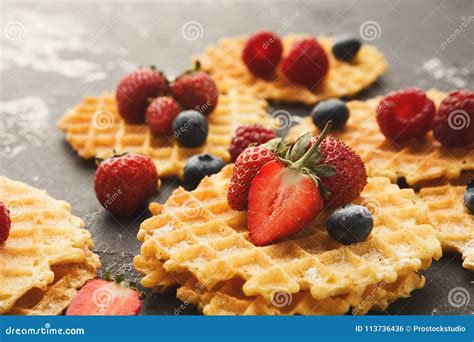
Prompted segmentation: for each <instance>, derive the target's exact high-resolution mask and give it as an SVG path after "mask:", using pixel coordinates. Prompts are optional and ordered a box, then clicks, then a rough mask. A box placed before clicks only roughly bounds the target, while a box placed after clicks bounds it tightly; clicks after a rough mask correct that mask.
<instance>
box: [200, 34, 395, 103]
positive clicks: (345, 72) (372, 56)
mask: <svg viewBox="0 0 474 342" xmlns="http://www.w3.org/2000/svg"><path fill="white" fill-rule="evenodd" d="M302 37H304V36H303V35H295V34H288V35H286V36H285V37H283V38H282V41H283V48H284V54H285V53H288V51H289V50H290V49H291V47H292V45H293V43H295V42H296V41H297V40H299V39H301V38H302ZM246 40H247V37H231V38H222V39H220V40H219V42H218V44H217V45H216V46H209V47H208V48H207V49H206V51H205V52H204V53H203V54H202V55H200V56H197V57H196V59H198V60H199V61H200V62H201V66H202V68H203V69H204V70H205V71H207V72H208V73H210V75H211V76H212V78H213V79H214V81H215V82H216V83H217V85H218V87H219V89H220V90H221V91H222V92H224V93H226V92H230V91H231V90H232V89H238V90H241V91H247V92H250V93H251V94H254V95H256V96H258V97H259V98H262V99H268V100H272V101H275V102H301V103H305V104H308V105H311V104H314V103H316V102H318V101H321V100H323V99H326V98H331V97H343V96H352V95H355V94H357V93H359V92H360V91H361V90H363V89H365V88H367V87H368V86H370V85H371V84H372V83H374V82H375V81H376V80H377V79H378V78H379V77H380V76H381V75H383V74H384V73H385V71H386V69H387V66H388V65H387V62H386V61H385V59H384V56H383V54H382V53H381V52H380V51H379V50H378V49H377V48H375V47H374V46H370V45H367V44H364V45H362V47H361V49H360V50H359V52H358V54H357V57H356V59H355V61H353V62H350V63H348V62H341V61H339V60H337V59H335V58H334V56H333V55H332V53H331V46H332V39H330V38H328V37H319V38H318V40H319V42H320V43H321V45H322V46H323V48H324V49H325V50H326V52H327V55H328V58H329V72H328V75H327V77H326V79H325V80H324V82H322V84H321V85H320V86H318V88H316V89H314V91H310V90H309V89H308V88H305V87H302V86H297V85H293V84H291V83H290V82H289V81H288V80H287V79H286V78H285V77H284V76H283V74H282V73H281V72H279V71H277V74H276V76H275V80H272V81H266V80H264V79H261V78H258V77H255V76H253V75H252V74H251V73H250V72H249V71H248V70H247V67H246V66H245V65H244V63H243V62H242V58H241V55H242V50H243V47H244V45H245V42H246Z"/></svg>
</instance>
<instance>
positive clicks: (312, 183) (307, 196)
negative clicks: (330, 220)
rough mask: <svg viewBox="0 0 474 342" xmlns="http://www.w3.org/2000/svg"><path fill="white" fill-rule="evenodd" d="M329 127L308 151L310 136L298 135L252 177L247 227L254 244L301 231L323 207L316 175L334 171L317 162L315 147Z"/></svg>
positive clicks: (319, 156)
mask: <svg viewBox="0 0 474 342" xmlns="http://www.w3.org/2000/svg"><path fill="white" fill-rule="evenodd" d="M329 129H330V123H329V124H328V125H326V127H325V128H324V130H323V132H322V133H321V135H320V136H319V138H318V139H317V141H316V142H315V143H314V145H312V146H311V147H310V148H309V149H308V150H306V149H307V146H308V143H309V142H310V135H309V134H306V135H304V136H302V137H301V138H300V139H298V141H297V142H296V143H295V144H294V145H292V146H290V147H289V148H288V149H286V150H285V151H283V153H284V156H282V153H279V154H278V155H279V157H280V158H279V160H275V161H270V162H268V163H266V164H265V165H263V166H262V168H261V169H260V170H259V171H258V173H257V174H256V175H255V177H254V178H253V180H252V183H251V185H250V190H249V195H248V229H249V233H250V240H251V241H252V242H253V243H254V244H255V245H257V246H264V245H267V244H269V243H271V242H274V241H277V240H280V239H283V238H286V237H288V236H290V235H293V234H295V233H298V232H300V231H302V230H303V229H304V228H305V227H306V226H308V225H309V224H310V223H311V221H313V219H314V218H315V217H316V216H317V215H318V214H319V213H320V212H321V210H322V209H323V207H324V198H325V197H327V195H328V194H327V193H326V190H325V189H324V187H323V185H322V183H321V181H320V178H319V177H327V176H332V175H334V174H335V168H334V167H332V166H330V165H324V164H319V165H317V164H318V162H319V161H320V160H321V158H322V155H321V152H320V147H319V146H320V144H321V142H322V141H323V139H324V137H325V136H326V134H327V132H328V131H329Z"/></svg>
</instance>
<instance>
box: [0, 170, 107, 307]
mask: <svg viewBox="0 0 474 342" xmlns="http://www.w3.org/2000/svg"><path fill="white" fill-rule="evenodd" d="M0 202H3V203H4V204H5V205H6V206H7V207H8V208H9V209H10V214H11V220H12V225H11V231H10V236H9V238H8V240H7V241H6V242H5V243H4V244H2V245H0V314H22V315H57V314H60V313H62V312H63V310H64V309H65V308H66V307H67V306H68V305H69V304H70V302H71V300H72V298H73V297H74V295H75V294H76V292H77V289H79V288H80V287H82V285H84V283H85V282H86V281H87V280H89V279H92V278H94V277H95V276H96V273H97V269H98V268H99V267H100V262H99V258H98V257H97V255H95V254H94V253H92V252H91V248H92V247H93V243H92V239H91V236H90V234H89V232H88V231H86V230H85V229H82V226H83V222H82V220H81V219H79V218H78V217H75V216H73V215H72V214H71V207H70V205H69V203H67V202H64V201H58V200H55V199H53V198H51V197H50V196H49V195H48V194H47V193H46V192H45V191H43V190H38V189H35V188H33V187H30V186H28V185H26V184H24V183H21V182H16V181H12V180H11V179H9V178H7V177H3V176H1V177H0Z"/></svg>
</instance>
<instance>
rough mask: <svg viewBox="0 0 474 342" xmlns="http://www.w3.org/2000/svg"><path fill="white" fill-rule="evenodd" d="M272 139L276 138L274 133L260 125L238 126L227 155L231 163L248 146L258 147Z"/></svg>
mask: <svg viewBox="0 0 474 342" xmlns="http://www.w3.org/2000/svg"><path fill="white" fill-rule="evenodd" d="M273 138H276V134H275V132H274V131H272V130H271V129H268V128H265V127H263V126H262V125H259V124H254V125H247V126H240V127H239V128H237V130H236V131H235V135H234V136H233V137H232V141H231V142H230V147H229V153H230V156H231V157H232V161H235V160H236V159H237V157H238V156H239V154H240V153H242V151H243V150H245V149H246V148H247V147H249V145H250V144H256V145H260V144H263V143H266V142H267V141H268V140H271V139H273Z"/></svg>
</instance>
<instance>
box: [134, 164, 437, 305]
mask: <svg viewBox="0 0 474 342" xmlns="http://www.w3.org/2000/svg"><path fill="white" fill-rule="evenodd" d="M231 174H232V166H228V167H226V168H224V169H223V170H222V171H221V172H220V173H219V174H217V175H214V176H212V177H207V178H205V179H204V180H203V181H202V182H201V184H200V185H199V186H198V188H197V189H196V190H194V191H192V192H187V191H185V190H183V189H182V188H180V189H178V190H176V191H175V192H174V193H173V195H172V196H171V197H170V198H169V199H168V201H167V202H166V204H165V205H163V206H161V205H156V206H154V207H153V211H154V212H155V214H157V215H156V216H154V217H152V218H150V219H148V220H146V221H145V222H144V223H143V224H142V226H141V229H140V232H139V234H138V238H139V239H140V240H142V241H144V243H143V246H142V248H141V255H140V256H138V257H136V260H135V266H136V268H137V269H138V270H139V271H141V272H142V273H144V274H145V277H144V278H143V280H142V285H143V286H145V287H150V288H155V287H160V288H162V287H164V286H166V285H167V284H170V283H172V282H173V279H174V282H179V279H180V278H179V276H178V275H180V274H181V275H183V276H186V274H189V273H190V274H192V276H194V277H195V278H196V279H197V281H198V282H199V283H200V284H204V286H205V288H206V289H208V290H213V288H214V287H215V286H216V285H217V284H219V283H220V282H224V281H229V280H233V279H241V280H242V281H243V286H242V291H243V293H244V294H245V296H262V298H264V299H265V301H266V302H268V303H271V301H272V300H273V297H274V294H275V293H276V292H286V293H289V294H295V293H299V292H302V291H308V292H309V293H311V296H312V297H313V299H315V300H317V301H320V300H324V299H326V298H328V297H334V296H339V295H345V296H360V295H361V293H363V292H364V291H365V290H366V289H367V288H369V287H370V286H373V285H375V284H377V283H380V282H384V283H387V284H391V283H394V282H395V281H397V278H398V277H400V276H404V275H408V274H410V273H412V272H416V271H418V270H421V269H424V268H427V267H428V266H429V265H430V264H431V260H432V258H436V259H437V258H439V257H440V256H441V248H440V244H439V241H438V240H437V238H436V235H435V231H434V229H433V228H432V227H431V226H430V225H426V224H425V223H426V220H427V215H426V214H427V210H428V208H427V207H426V206H425V205H421V204H420V205H416V204H415V203H414V200H415V193H414V192H413V190H411V189H399V188H398V186H396V185H394V184H390V181H389V180H388V179H386V178H374V179H370V180H369V184H368V185H367V186H366V188H365V189H364V192H363V194H362V197H361V198H360V199H359V201H357V203H361V204H363V205H365V206H367V207H369V208H371V209H372V210H373V211H374V218H375V226H374V230H373V231H372V234H371V235H370V237H369V239H367V240H366V241H365V242H362V243H358V244H353V245H350V246H342V245H340V244H338V243H337V242H335V241H334V240H332V239H331V238H330V237H329V236H328V234H327V232H326V229H325V227H324V225H323V224H318V221H319V222H324V221H325V220H324V219H325V217H324V216H327V214H328V213H325V214H323V215H321V216H322V217H320V218H318V219H317V220H316V221H315V222H314V224H312V225H311V226H310V227H309V228H308V229H306V230H305V233H304V234H302V235H301V236H299V237H298V238H296V239H294V240H287V241H284V242H280V243H278V244H274V245H270V246H266V247H255V246H254V245H253V244H252V243H251V242H250V241H249V239H248V231H247V220H246V219H247V217H246V213H245V212H237V211H233V210H232V209H231V208H229V207H228V205H227V197H226V193H227V188H228V183H229V179H230V176H231ZM161 263H163V264H161ZM155 267H156V268H155ZM163 271H165V273H168V274H169V275H170V277H168V278H167V277H166V276H165V273H164V272H163ZM153 281H155V282H154V283H153Z"/></svg>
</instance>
